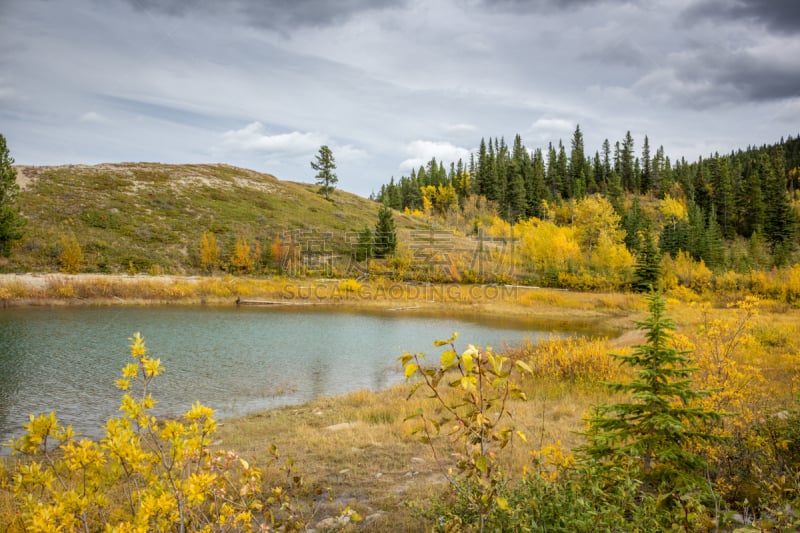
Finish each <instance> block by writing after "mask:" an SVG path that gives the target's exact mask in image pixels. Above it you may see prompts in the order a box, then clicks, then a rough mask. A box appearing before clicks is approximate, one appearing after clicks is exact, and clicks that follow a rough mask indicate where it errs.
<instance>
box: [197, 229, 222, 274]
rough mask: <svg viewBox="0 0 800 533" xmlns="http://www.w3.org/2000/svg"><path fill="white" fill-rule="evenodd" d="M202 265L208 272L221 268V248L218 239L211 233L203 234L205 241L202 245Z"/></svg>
mask: <svg viewBox="0 0 800 533" xmlns="http://www.w3.org/2000/svg"><path fill="white" fill-rule="evenodd" d="M200 265H201V266H202V267H203V270H205V271H207V272H212V271H213V270H215V269H216V268H217V267H219V246H218V245H217V238H216V237H215V236H214V234H213V233H211V232H206V231H204V232H203V240H202V242H201V243H200Z"/></svg>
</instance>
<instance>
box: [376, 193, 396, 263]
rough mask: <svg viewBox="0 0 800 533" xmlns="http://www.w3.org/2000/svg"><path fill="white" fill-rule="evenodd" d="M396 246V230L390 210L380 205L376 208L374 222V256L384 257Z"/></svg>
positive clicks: (391, 252)
mask: <svg viewBox="0 0 800 533" xmlns="http://www.w3.org/2000/svg"><path fill="white" fill-rule="evenodd" d="M396 248H397V230H396V228H395V225H394V218H392V210H391V209H389V208H388V207H387V206H385V205H382V206H381V208H380V209H379V210H378V222H377V223H376V224H375V246H374V247H373V253H374V254H375V257H379V258H382V257H386V256H387V255H391V254H393V253H394V251H395V249H396Z"/></svg>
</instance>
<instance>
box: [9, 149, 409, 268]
mask: <svg viewBox="0 0 800 533" xmlns="http://www.w3.org/2000/svg"><path fill="white" fill-rule="evenodd" d="M16 169H17V174H18V183H19V184H20V186H21V189H22V190H21V194H20V197H19V206H20V208H21V211H22V214H23V216H24V218H25V219H27V221H28V225H27V227H26V230H25V236H24V238H23V240H22V241H21V242H19V243H17V245H16V246H15V248H14V250H13V253H12V256H11V258H10V259H9V260H4V261H3V263H0V269H2V270H4V271H7V272H8V271H54V270H57V269H58V267H59V256H60V255H61V251H62V249H63V244H62V238H63V237H65V236H69V235H70V233H74V235H75V236H76V238H77V241H78V243H79V244H80V246H81V249H82V252H83V258H84V261H83V265H84V266H83V270H84V271H88V272H127V271H131V270H133V271H136V272H157V273H180V274H186V273H194V272H198V271H199V266H200V261H199V247H200V242H201V239H202V234H203V232H204V231H209V232H213V233H214V234H215V235H216V238H217V241H218V243H219V246H220V251H221V256H222V260H223V262H224V261H225V259H226V258H227V257H228V256H229V255H230V254H231V252H232V250H233V248H234V244H235V241H236V239H237V237H239V236H241V235H243V236H245V237H246V238H247V239H248V241H249V243H250V244H251V245H253V246H255V243H256V242H258V243H259V244H260V246H261V248H262V250H264V254H265V259H269V258H268V255H269V253H270V247H271V243H272V242H273V240H274V239H275V237H276V236H280V237H281V238H282V239H283V240H284V241H285V240H286V239H288V238H292V239H294V241H295V242H297V243H298V245H300V246H311V247H314V248H315V250H317V251H324V252H325V253H331V254H342V255H345V254H349V253H350V251H351V250H352V246H353V244H352V243H353V242H355V233H356V232H358V231H360V230H361V229H363V228H364V226H365V225H366V226H368V227H370V228H374V226H375V222H376V220H377V212H378V207H379V205H378V204H377V203H375V202H373V201H371V200H368V199H366V198H361V197H359V196H356V195H354V194H350V193H347V192H344V191H335V192H334V193H333V195H332V196H331V201H328V200H325V198H323V197H322V196H321V195H319V194H317V187H316V186H315V185H312V184H303V183H295V182H288V181H281V180H278V179H277V178H275V177H274V176H271V175H269V174H261V173H258V172H254V171H251V170H246V169H241V168H236V167H231V166H228V165H164V164H158V163H122V164H101V165H95V166H86V165H69V166H58V167H29V166H19V167H16ZM395 221H396V223H397V225H398V229H399V230H400V231H401V232H402V231H404V230H406V229H409V228H411V227H413V226H414V225H415V224H419V220H418V219H416V220H415V219H412V218H411V217H406V216H403V215H402V214H400V213H396V214H395Z"/></svg>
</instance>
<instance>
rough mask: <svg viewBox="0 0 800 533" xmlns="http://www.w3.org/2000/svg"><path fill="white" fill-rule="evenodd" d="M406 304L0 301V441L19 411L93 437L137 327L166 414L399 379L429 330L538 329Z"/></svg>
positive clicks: (290, 400)
mask: <svg viewBox="0 0 800 533" xmlns="http://www.w3.org/2000/svg"><path fill="white" fill-rule="evenodd" d="M416 313H417V312H416V311H402V312H374V313H364V312H343V311H340V310H338V309H337V310H336V311H332V310H330V309H327V310H324V309H317V308H315V309H310V308H286V307H283V308H235V309H231V308H213V307H211V308H209V307H143V308H135V307H87V308H75V307H70V308H21V309H2V310H0V442H5V441H7V440H8V439H9V438H11V437H12V436H16V435H19V434H20V433H21V432H22V424H23V423H25V422H27V420H28V415H29V413H35V414H38V413H46V412H50V411H56V414H57V415H58V418H59V420H60V421H61V422H62V423H66V424H72V425H73V427H74V429H75V430H76V431H79V432H80V433H82V434H86V435H89V436H93V437H97V436H99V435H101V434H102V427H103V425H104V421H105V420H106V419H107V418H109V417H112V416H117V415H118V411H117V409H118V407H119V399H120V397H121V392H120V391H119V390H118V389H117V388H116V387H115V386H114V380H116V379H118V378H119V377H120V369H121V367H122V366H123V365H125V364H127V363H128V362H130V361H131V358H130V356H129V349H128V345H129V344H130V343H129V341H128V338H129V337H131V336H132V335H133V333H135V332H137V331H139V332H141V333H142V335H143V336H144V338H145V341H146V345H147V348H148V354H149V355H150V356H151V357H158V358H160V359H161V361H162V364H163V365H164V366H165V368H166V372H165V374H163V375H162V376H159V377H157V378H156V380H155V381H154V384H153V386H152V389H151V392H152V393H153V395H154V397H155V398H156V399H157V400H158V401H159V405H158V407H157V411H156V412H157V413H158V414H161V415H178V414H180V413H182V412H184V411H186V410H187V409H188V408H189V407H190V406H191V404H192V403H193V402H194V401H195V400H200V401H201V402H202V403H204V404H205V405H208V406H210V407H212V408H214V409H215V411H216V412H217V414H218V416H220V417H230V416H236V415H241V414H245V413H249V412H253V411H258V410H263V409H267V408H271V407H277V406H281V405H287V404H296V403H301V402H304V401H307V400H310V399H313V398H317V397H321V396H330V395H336V394H341V393H346V392H350V391H354V390H359V389H365V388H367V389H373V390H376V389H381V388H386V387H388V386H391V385H393V384H395V383H399V382H401V381H402V380H403V376H402V372H401V368H400V366H399V363H398V362H397V357H399V356H400V355H401V354H402V353H403V352H405V351H412V352H418V351H423V352H425V353H427V354H430V356H431V357H433V356H434V355H435V358H434V359H433V360H434V361H436V360H438V355H436V354H438V353H439V350H438V349H435V348H433V347H432V342H433V341H434V340H435V339H439V338H447V337H448V336H449V335H450V334H451V333H452V332H453V331H458V332H459V334H460V337H459V342H458V344H457V348H459V349H464V348H466V344H467V343H471V344H478V345H487V344H489V345H493V346H500V345H501V344H502V343H503V342H508V343H515V342H518V341H520V340H522V339H524V338H526V337H529V338H532V339H533V340H536V339H537V338H539V337H541V336H542V335H545V336H546V335H550V332H542V331H538V330H536V329H535V327H534V326H533V325H532V324H531V323H526V322H522V321H510V320H498V319H488V318H486V317H481V318H477V317H464V316H461V317H442V316H437V317H434V316H423V315H419V314H416Z"/></svg>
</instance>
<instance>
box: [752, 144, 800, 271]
mask: <svg viewBox="0 0 800 533" xmlns="http://www.w3.org/2000/svg"><path fill="white" fill-rule="evenodd" d="M760 166H761V175H762V180H763V184H764V206H765V207H764V237H765V238H766V240H767V242H768V243H769V245H770V249H771V251H772V254H773V256H774V257H775V263H776V264H778V265H781V264H784V263H786V262H787V261H788V260H789V258H790V257H791V252H792V247H793V246H794V236H795V228H796V226H797V213H796V212H795V210H794V209H793V208H792V202H791V200H790V199H789V193H788V191H787V188H786V173H785V170H784V160H783V151H782V150H781V148H780V146H779V147H777V148H776V149H775V155H774V159H773V161H772V162H770V161H769V160H768V158H767V156H766V155H765V154H762V156H761V158H760Z"/></svg>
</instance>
